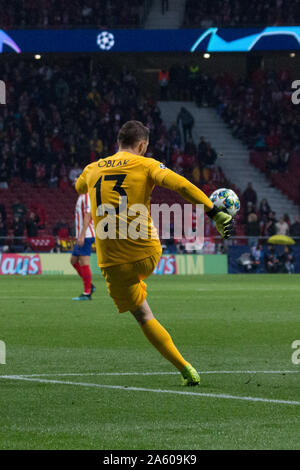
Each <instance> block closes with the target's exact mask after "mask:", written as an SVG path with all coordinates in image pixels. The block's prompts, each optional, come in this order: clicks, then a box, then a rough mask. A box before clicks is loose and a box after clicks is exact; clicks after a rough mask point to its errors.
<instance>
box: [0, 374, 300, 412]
mask: <svg viewBox="0 0 300 470" xmlns="http://www.w3.org/2000/svg"><path fill="white" fill-rule="evenodd" d="M0 378H1V379H6V380H23V381H28V382H38V383H44V384H59V385H73V386H77V387H87V388H100V389H101V388H102V389H105V388H106V389H111V390H124V391H127V392H128V391H131V392H152V393H167V394H172V395H186V396H196V397H206V398H223V399H227V400H244V401H250V402H263V403H275V404H281V405H300V401H292V400H280V399H279V400H277V399H273V398H260V397H240V396H236V395H228V394H224V393H220V394H219V393H201V392H199V393H197V392H183V391H182V392H181V391H180V390H161V389H156V388H144V387H125V386H123V385H103V384H93V383H86V382H70V381H62V380H50V379H38V378H33V377H21V376H19V375H7V376H5V375H2V376H0Z"/></svg>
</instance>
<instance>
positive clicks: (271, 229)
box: [263, 211, 277, 237]
mask: <svg viewBox="0 0 300 470" xmlns="http://www.w3.org/2000/svg"><path fill="white" fill-rule="evenodd" d="M276 222H277V220H276V218H275V214H274V212H272V211H270V212H269V215H268V216H267V219H266V221H265V223H264V227H263V234H264V236H266V237H272V235H275V234H276Z"/></svg>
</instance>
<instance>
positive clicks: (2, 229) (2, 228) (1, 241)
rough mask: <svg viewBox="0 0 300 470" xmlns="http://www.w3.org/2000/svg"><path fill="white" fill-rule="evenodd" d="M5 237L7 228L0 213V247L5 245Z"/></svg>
mask: <svg viewBox="0 0 300 470" xmlns="http://www.w3.org/2000/svg"><path fill="white" fill-rule="evenodd" d="M6 236H7V226H6V222H5V220H3V217H2V213H1V212H0V245H5V242H6V241H5V237H6Z"/></svg>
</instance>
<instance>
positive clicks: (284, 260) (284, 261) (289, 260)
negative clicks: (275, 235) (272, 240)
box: [279, 246, 295, 274]
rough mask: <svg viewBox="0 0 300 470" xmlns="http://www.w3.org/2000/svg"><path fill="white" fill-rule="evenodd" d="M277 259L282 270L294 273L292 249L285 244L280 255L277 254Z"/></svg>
mask: <svg viewBox="0 0 300 470" xmlns="http://www.w3.org/2000/svg"><path fill="white" fill-rule="evenodd" d="M279 261H280V263H281V265H282V271H283V272H284V273H288V274H294V272H295V257H294V255H293V252H292V249H291V248H290V247H289V246H285V247H284V249H283V253H282V255H280V256H279Z"/></svg>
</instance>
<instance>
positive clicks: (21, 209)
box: [11, 197, 27, 219]
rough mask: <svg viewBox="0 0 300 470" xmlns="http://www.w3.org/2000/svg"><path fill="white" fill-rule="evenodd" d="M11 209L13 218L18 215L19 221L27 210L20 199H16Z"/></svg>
mask: <svg viewBox="0 0 300 470" xmlns="http://www.w3.org/2000/svg"><path fill="white" fill-rule="evenodd" d="M11 208H12V212H13V216H16V215H18V216H19V217H20V218H21V219H24V217H25V215H26V212H27V210H26V207H25V206H24V204H23V202H22V199H21V198H20V197H18V198H17V199H16V202H15V203H14V204H13V205H12V206H11Z"/></svg>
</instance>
